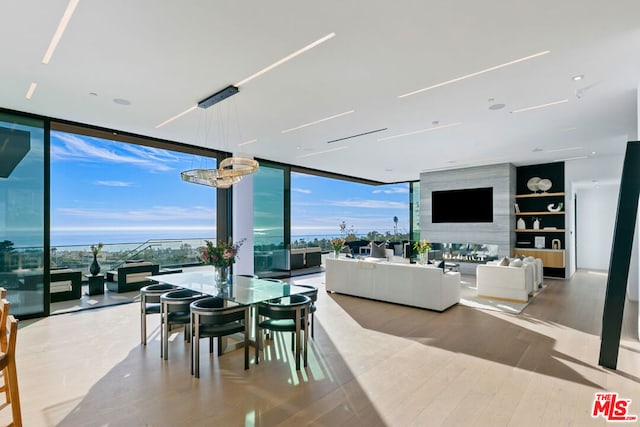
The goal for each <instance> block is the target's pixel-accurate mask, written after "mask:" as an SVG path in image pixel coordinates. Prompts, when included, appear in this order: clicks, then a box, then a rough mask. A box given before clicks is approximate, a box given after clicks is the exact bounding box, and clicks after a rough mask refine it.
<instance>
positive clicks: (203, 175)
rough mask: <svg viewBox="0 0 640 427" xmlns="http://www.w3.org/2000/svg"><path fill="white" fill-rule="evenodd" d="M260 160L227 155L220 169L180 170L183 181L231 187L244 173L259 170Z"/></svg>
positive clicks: (247, 173)
mask: <svg viewBox="0 0 640 427" xmlns="http://www.w3.org/2000/svg"><path fill="white" fill-rule="evenodd" d="M258 166H259V164H258V162H257V161H256V160H254V159H249V158H246V157H227V158H226V159H224V160H222V161H221V162H220V167H219V168H218V169H191V170H187V171H184V172H180V177H181V178H182V180H183V181H186V182H191V183H194V184H201V185H208V186H209V187H216V188H229V187H231V186H232V185H233V184H237V183H238V182H240V180H242V177H243V176H244V175H249V174H252V173H255V172H257V170H258Z"/></svg>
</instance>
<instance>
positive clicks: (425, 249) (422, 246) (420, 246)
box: [413, 239, 431, 265]
mask: <svg viewBox="0 0 640 427" xmlns="http://www.w3.org/2000/svg"><path fill="white" fill-rule="evenodd" d="M413 249H415V250H416V251H418V262H419V263H420V264H422V265H424V264H426V263H427V261H428V260H429V259H428V258H429V257H428V255H426V254H428V253H429V250H430V249H431V243H430V242H428V241H427V240H426V239H422V240H418V241H417V242H415V243H414V244H413Z"/></svg>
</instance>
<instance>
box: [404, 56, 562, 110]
mask: <svg viewBox="0 0 640 427" xmlns="http://www.w3.org/2000/svg"><path fill="white" fill-rule="evenodd" d="M550 52H551V51H550V50H545V51H543V52H538V53H535V54H533V55H529V56H525V57H524V58H520V59H516V60H514V61H509V62H505V63H504V64H500V65H496V66H495V67H490V68H486V69H484V70H480V71H476V72H475V73H471V74H467V75H465V76H462V77H457V78H455V79H451V80H447V81H446V82H442V83H438V84H435V85H433V86H428V87H425V88H423V89H418V90H414V91H413V92H409V93H405V94H403V95H399V96H398V98H404V97H407V96H411V95H416V94H418V93H421V92H426V91H428V90H431V89H435V88H437V87H440V86H444V85H448V84H450V83H455V82H459V81H460V80H464V79H468V78H469V77H475V76H479V75H480V74H484V73H488V72H489V71H494V70H498V69H500V68H503V67H508V66H509V65H514V64H517V63H519V62H523V61H528V60H529V59H533V58H537V57H539V56H542V55H546V54H547V53H550Z"/></svg>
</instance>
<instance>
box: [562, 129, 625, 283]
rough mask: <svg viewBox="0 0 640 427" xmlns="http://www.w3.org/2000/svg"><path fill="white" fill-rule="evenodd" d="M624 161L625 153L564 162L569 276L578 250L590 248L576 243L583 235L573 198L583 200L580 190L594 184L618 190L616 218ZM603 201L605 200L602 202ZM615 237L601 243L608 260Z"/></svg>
mask: <svg viewBox="0 0 640 427" xmlns="http://www.w3.org/2000/svg"><path fill="white" fill-rule="evenodd" d="M625 143H626V141H623V140H621V141H620V144H621V145H623V144H625ZM623 162H624V155H615V156H596V157H593V158H588V159H582V160H574V161H567V162H565V167H564V176H565V192H566V194H567V196H565V200H566V213H567V214H566V218H565V221H566V223H565V227H566V230H567V232H566V234H565V241H566V242H567V249H566V259H567V269H568V271H567V277H571V275H573V273H575V271H576V249H577V250H581V252H585V251H587V252H588V251H589V248H588V247H581V248H576V242H577V244H578V245H580V246H582V245H583V239H582V236H576V229H575V222H576V217H575V212H574V197H577V198H578V200H580V198H581V197H580V192H581V191H584V190H588V189H594V188H595V185H599V186H600V187H607V188H609V191H610V192H612V193H615V197H616V202H615V203H614V204H613V215H614V218H615V214H616V210H617V204H618V202H617V197H618V191H619V190H618V189H619V186H620V177H621V175H622V163H623ZM594 181H596V182H594ZM604 203H605V202H604V201H603V204H604ZM585 214H587V215H588V211H586V212H585ZM587 218H588V217H587ZM612 236H613V235H611V237H609V239H608V241H606V242H602V243H601V247H603V248H607V251H608V252H607V256H606V258H607V259H609V255H608V254H609V253H610V252H611V245H612ZM608 268H609V266H608V264H607V267H606V268H605V269H608Z"/></svg>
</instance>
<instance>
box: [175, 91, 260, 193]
mask: <svg viewBox="0 0 640 427" xmlns="http://www.w3.org/2000/svg"><path fill="white" fill-rule="evenodd" d="M236 93H238V88H237V87H235V86H228V87H226V88H224V89H222V90H221V91H219V92H216V93H214V94H213V95H211V96H209V97H207V98H205V99H203V100H202V101H200V102H198V107H200V108H209V107H210V106H212V105H213V104H216V103H218V102H220V101H222V100H223V99H226V98H228V97H230V96H232V95H235V94H236ZM258 167H259V164H258V162H257V161H256V160H254V159H251V158H248V157H227V158H226V159H223V160H222V161H221V162H220V165H219V166H218V168H217V169H190V170H186V171H183V172H180V178H181V179H182V180H183V181H186V182H191V183H193V184H200V185H206V186H209V187H215V188H229V187H231V186H232V185H233V184H237V183H238V182H240V181H241V180H242V177H243V176H245V175H250V174H252V173H255V172H257V171H258Z"/></svg>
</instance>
